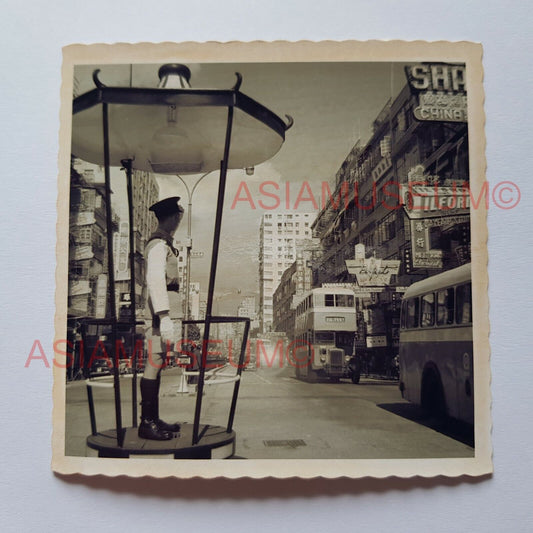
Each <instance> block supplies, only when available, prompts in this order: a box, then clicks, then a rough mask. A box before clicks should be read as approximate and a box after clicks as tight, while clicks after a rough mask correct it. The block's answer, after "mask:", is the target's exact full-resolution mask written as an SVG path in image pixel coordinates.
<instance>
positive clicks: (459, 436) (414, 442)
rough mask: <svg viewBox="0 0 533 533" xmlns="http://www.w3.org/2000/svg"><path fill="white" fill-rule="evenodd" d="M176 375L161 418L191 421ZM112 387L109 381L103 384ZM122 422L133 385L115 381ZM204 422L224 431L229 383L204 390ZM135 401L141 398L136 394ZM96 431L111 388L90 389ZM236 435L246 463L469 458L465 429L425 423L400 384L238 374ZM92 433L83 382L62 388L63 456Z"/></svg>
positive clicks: (271, 372) (110, 409)
mask: <svg viewBox="0 0 533 533" xmlns="http://www.w3.org/2000/svg"><path fill="white" fill-rule="evenodd" d="M179 373H180V370H179V369H178V368H169V369H166V370H165V371H164V372H163V377H162V386H161V416H162V418H164V419H165V420H166V421H169V422H174V421H176V420H179V421H189V422H192V420H193V417H194V405H195V400H196V396H195V394H194V389H195V386H194V385H189V386H188V389H189V393H181V392H178V386H179V383H180V375H179ZM109 381H111V378H109ZM121 383H122V386H121V393H122V405H123V421H124V424H125V425H131V379H130V378H127V377H126V378H122V379H121ZM205 390H206V393H205V396H204V399H203V407H202V419H201V423H203V424H216V425H226V423H227V416H228V412H229V407H230V400H231V394H232V391H233V385H232V384H222V385H206V387H205ZM138 398H139V401H140V395H139V396H138ZM94 399H95V405H96V418H97V427H98V430H99V431H102V430H104V429H109V428H112V427H114V404H113V401H114V400H113V390H112V389H111V388H109V389H104V388H94ZM234 429H235V431H236V433H237V444H236V455H237V457H239V458H248V459H341V458H351V459H372V458H376V459H383V458H418V459H422V458H437V457H472V456H473V455H474V449H473V447H472V438H471V435H469V432H468V429H465V428H463V427H460V426H459V425H458V424H452V423H450V422H447V423H443V422H440V423H439V422H438V421H435V420H431V419H428V418H427V417H426V416H425V415H424V414H423V413H422V412H421V411H420V409H419V408H417V407H416V406H413V405H411V404H409V403H408V402H406V401H405V400H403V399H402V398H401V395H400V392H399V390H398V383H397V382H394V381H386V380H379V379H372V378H365V377H362V378H361V383H360V384H358V385H353V384H352V383H351V382H350V381H348V380H342V381H341V382H340V383H327V382H324V383H304V382H301V381H298V380H296V379H295V378H294V369H293V368H292V367H287V368H282V369H279V368H259V369H257V370H256V371H249V370H248V371H245V372H243V377H242V382H241V388H240V394H239V402H238V404H237V412H236V416H235V423H234ZM89 433H90V421H89V409H88V404H87V394H86V387H85V383H84V382H82V381H76V382H71V383H68V384H67V405H66V454H67V455H78V456H84V455H86V453H87V450H86V446H85V439H86V437H87V435H89Z"/></svg>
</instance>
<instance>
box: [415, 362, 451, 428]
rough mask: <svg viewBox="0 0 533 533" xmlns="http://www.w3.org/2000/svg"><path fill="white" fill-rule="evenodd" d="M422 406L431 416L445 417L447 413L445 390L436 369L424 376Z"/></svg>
mask: <svg viewBox="0 0 533 533" xmlns="http://www.w3.org/2000/svg"><path fill="white" fill-rule="evenodd" d="M421 403H422V408H423V409H424V410H425V411H427V412H428V413H429V414H430V415H431V416H435V417H438V418H443V417H444V416H445V415H446V403H445V400H444V390H443V388H442V383H441V380H440V377H439V376H438V375H437V373H436V372H435V371H434V370H428V371H427V372H425V373H424V376H423V378H422V398H421Z"/></svg>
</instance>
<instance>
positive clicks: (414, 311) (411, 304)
mask: <svg viewBox="0 0 533 533" xmlns="http://www.w3.org/2000/svg"><path fill="white" fill-rule="evenodd" d="M418 311H419V300H418V298H411V299H410V300H408V301H407V324H406V325H407V327H408V328H417V327H418Z"/></svg>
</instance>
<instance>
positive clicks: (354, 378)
mask: <svg viewBox="0 0 533 533" xmlns="http://www.w3.org/2000/svg"><path fill="white" fill-rule="evenodd" d="M350 378H351V380H352V383H353V384H354V385H357V384H358V383H359V381H360V379H361V372H352V375H351V376H350Z"/></svg>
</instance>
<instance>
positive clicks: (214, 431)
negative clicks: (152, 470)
mask: <svg viewBox="0 0 533 533" xmlns="http://www.w3.org/2000/svg"><path fill="white" fill-rule="evenodd" d="M123 431H124V442H123V444H122V447H120V446H119V445H118V443H117V432H116V430H115V429H109V430H107V431H102V432H99V433H98V434H96V435H89V436H88V437H87V446H88V447H89V448H91V449H92V450H96V451H97V452H98V457H112V458H123V459H127V458H131V457H139V458H159V459H226V458H228V457H231V456H232V455H233V454H234V453H235V437H236V435H235V432H234V431H232V432H230V433H228V432H227V430H226V428H223V427H220V426H209V425H205V426H204V425H200V431H199V433H198V437H199V441H198V444H194V445H193V443H192V433H193V425H192V424H182V425H181V432H180V433H179V436H177V437H174V438H173V439H172V440H164V441H157V440H148V439H141V438H139V436H138V435H137V428H133V427H128V428H125V429H124V430H123Z"/></svg>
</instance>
